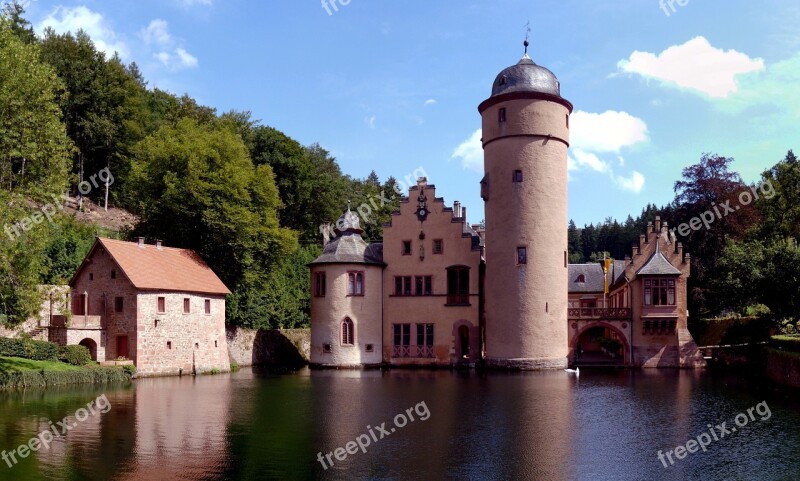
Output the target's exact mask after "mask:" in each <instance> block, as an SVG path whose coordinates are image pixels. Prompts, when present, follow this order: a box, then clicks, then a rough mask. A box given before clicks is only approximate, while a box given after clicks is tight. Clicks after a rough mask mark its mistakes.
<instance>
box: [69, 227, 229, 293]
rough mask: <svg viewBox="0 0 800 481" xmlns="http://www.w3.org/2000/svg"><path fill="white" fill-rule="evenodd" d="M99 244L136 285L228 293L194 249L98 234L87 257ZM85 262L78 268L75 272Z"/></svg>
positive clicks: (174, 289)
mask: <svg viewBox="0 0 800 481" xmlns="http://www.w3.org/2000/svg"><path fill="white" fill-rule="evenodd" d="M98 245H102V246H103V247H104V248H105V249H106V251H108V253H109V254H110V255H111V257H112V258H113V259H114V260H115V261H116V263H117V264H118V265H119V267H120V269H122V271H123V272H124V273H125V276H127V278H128V279H130V281H131V283H132V284H133V285H134V287H136V288H137V289H142V290H163V291H181V292H197V293H202V294H221V295H225V294H230V293H231V291H230V290H229V289H228V288H227V287H226V286H225V284H223V283H222V281H221V280H220V278H219V277H217V275H216V274H214V271H212V270H211V268H210V267H208V265H207V264H206V263H205V262H204V261H203V259H202V258H201V257H200V256H199V255H198V254H197V253H196V252H194V251H191V250H187V249H176V248H173V247H162V248H160V249H159V248H157V247H156V246H154V245H150V244H145V245H144V246H143V247H139V244H138V243H137V242H125V241H119V240H114V239H106V238H103V237H98V238H97V241H96V242H95V244H94V246H93V247H92V249H91V250H90V251H89V255H88V256H87V260H88V259H89V257H91V255H92V253H93V252H94V250H95V249H96V248H97V246H98ZM85 265H86V261H84V264H83V265H81V267H80V268H78V271H77V272H76V273H75V277H73V280H72V281H71V282H70V284H73V282H74V281H75V279H77V276H78V274H79V273H80V271H81V270H82V269H83V267H84V266H85Z"/></svg>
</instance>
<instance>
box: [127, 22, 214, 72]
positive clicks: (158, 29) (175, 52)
mask: <svg viewBox="0 0 800 481" xmlns="http://www.w3.org/2000/svg"><path fill="white" fill-rule="evenodd" d="M139 36H140V37H141V38H142V40H144V43H145V44H147V45H153V46H155V47H156V48H158V51H157V52H156V53H154V54H153V57H155V58H156V59H157V60H158V61H159V62H161V64H162V65H164V66H165V67H167V68H168V69H170V70H172V71H177V70H183V69H188V68H195V67H197V66H198V64H199V61H198V60H197V57H195V56H194V55H192V54H190V53H189V52H188V51H187V50H186V49H185V48H183V47H180V46H178V45H180V42H179V41H177V40H176V39H174V38H173V37H172V35H171V34H170V33H169V23H167V21H166V20H162V19H160V18H157V19H155V20H153V21H151V22H150V24H149V25H147V27H146V28H143V29H142V30H141V31H140V32H139Z"/></svg>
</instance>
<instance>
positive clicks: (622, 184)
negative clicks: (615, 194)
mask: <svg viewBox="0 0 800 481" xmlns="http://www.w3.org/2000/svg"><path fill="white" fill-rule="evenodd" d="M611 180H613V181H614V183H615V184H617V186H618V187H619V188H620V189H622V190H627V191H630V192H633V193H635V194H638V193H639V192H641V191H642V189H644V175H642V174H641V173H640V172H637V171H635V170H634V171H633V173H631V175H630V177H622V176H616V175H614V174H611Z"/></svg>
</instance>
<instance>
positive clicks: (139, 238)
mask: <svg viewBox="0 0 800 481" xmlns="http://www.w3.org/2000/svg"><path fill="white" fill-rule="evenodd" d="M137 240H138V241H139V247H140V248H142V249H144V237H137Z"/></svg>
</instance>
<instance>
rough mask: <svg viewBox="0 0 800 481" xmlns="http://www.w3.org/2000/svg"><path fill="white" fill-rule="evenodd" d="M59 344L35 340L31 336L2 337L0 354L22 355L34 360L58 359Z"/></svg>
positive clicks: (7, 355)
mask: <svg viewBox="0 0 800 481" xmlns="http://www.w3.org/2000/svg"><path fill="white" fill-rule="evenodd" d="M58 347H59V346H58V344H55V343H52V342H47V341H34V340H33V339H31V338H24V339H8V338H4V337H0V356H6V357H21V358H23V359H32V360H34V361H57V360H58Z"/></svg>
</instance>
